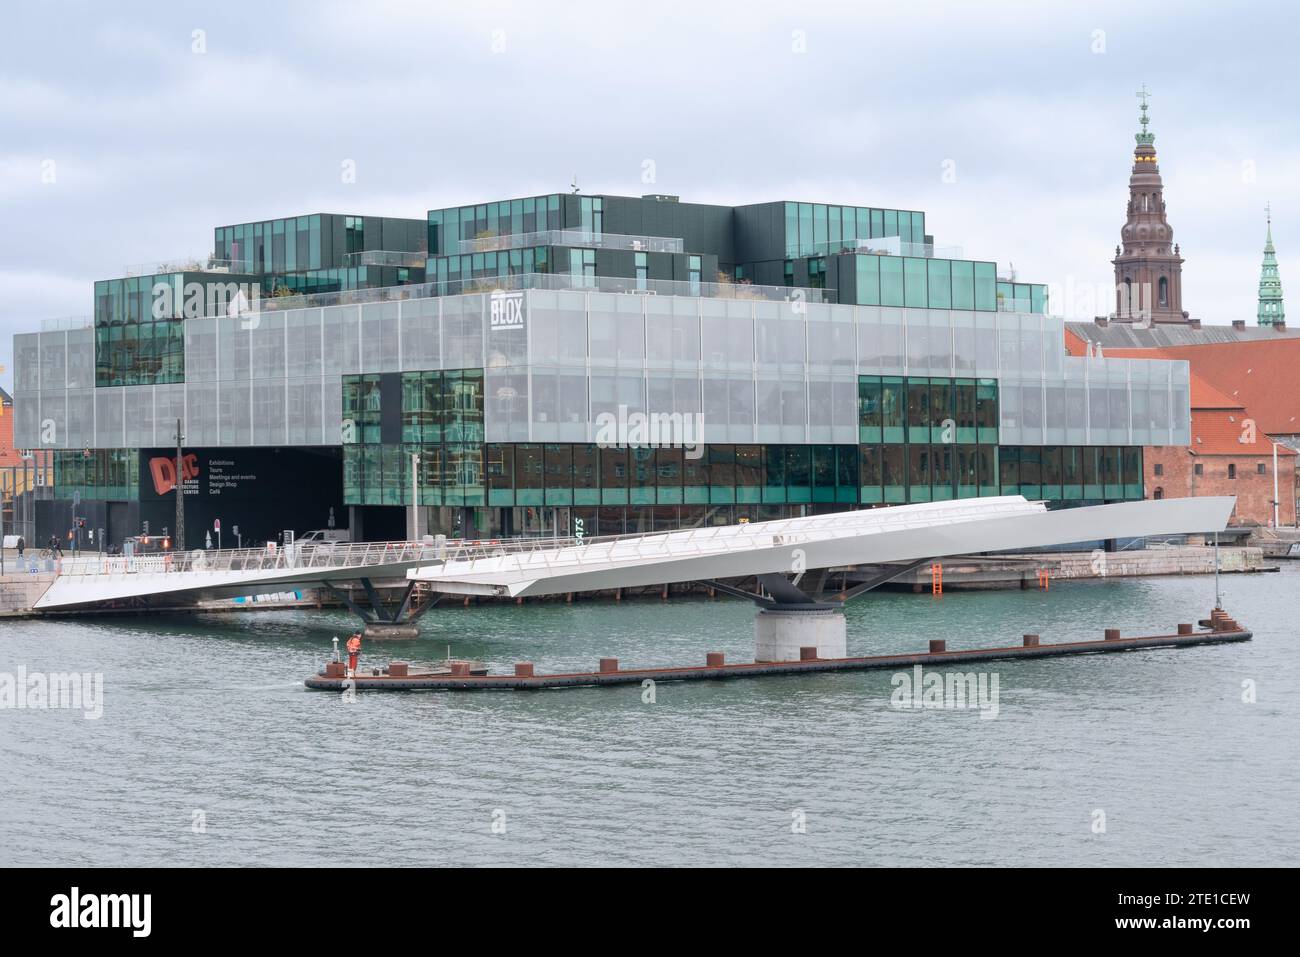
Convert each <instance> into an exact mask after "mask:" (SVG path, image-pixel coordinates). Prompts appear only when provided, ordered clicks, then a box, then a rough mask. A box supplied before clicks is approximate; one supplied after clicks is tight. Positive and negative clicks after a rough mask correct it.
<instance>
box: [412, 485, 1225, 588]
mask: <svg viewBox="0 0 1300 957" xmlns="http://www.w3.org/2000/svg"><path fill="white" fill-rule="evenodd" d="M1234 501H1235V500H1234V499H1233V498H1232V497H1231V496H1224V497H1206V498H1181V499H1162V500H1158V501H1143V502H1123V503H1117V504H1112V505H1096V506H1087V507H1080V508H1067V509H1057V510H1051V511H1049V510H1048V509H1047V507H1046V505H1045V504H1044V503H1042V502H1030V501H1027V500H1025V499H1024V498H1023V497H1021V496H1019V495H1011V496H1001V497H995V498H980V499H965V500H958V501H949V502H932V503H926V504H921V505H898V506H892V507H889V508H878V509H859V510H856V511H850V512H835V513H831V514H826V515H814V516H808V517H805V518H790V519H780V520H777V521H771V522H753V523H748V524H739V525H722V526H712V527H705V528H694V529H687V530H682V531H674V532H659V533H655V534H650V535H633V536H626V535H625V536H618V537H615V538H609V539H593V540H590V541H587V542H580V543H565V544H559V545H554V546H553V547H550V548H543V549H535V550H530V551H514V552H509V553H499V554H474V553H470V554H464V555H462V556H454V555H453V556H448V558H447V560H446V561H441V562H438V563H437V564H430V565H426V566H423V567H420V568H417V569H415V570H413V571H411V572H410V573H408V577H409V578H411V579H413V580H415V581H419V582H423V583H425V584H426V585H427V586H428V587H429V588H431V589H432V590H434V591H441V592H450V593H455V594H470V595H475V594H478V595H503V596H505V595H508V596H510V597H527V596H533V595H553V594H563V593H568V592H580V591H592V590H597V589H609V588H632V587H638V586H643V585H660V584H671V583H674V582H684V581H699V580H706V579H717V578H737V577H749V576H759V575H773V574H798V573H799V572H801V571H804V570H807V569H819V568H829V567H833V566H840V565H864V564H872V565H875V564H896V563H907V562H915V561H920V560H924V559H931V558H943V557H946V556H950V555H966V554H970V553H973V552H996V551H1009V550H1019V549H1026V548H1038V547H1047V546H1052V545H1065V544H1069V543H1072V542H1087V541H1095V540H1099V539H1110V538H1128V537H1140V536H1146V535H1171V534H1179V533H1185V532H1213V531H1222V530H1223V529H1224V528H1225V527H1226V525H1227V522H1228V518H1229V516H1230V515H1231V513H1232V508H1233V504H1234Z"/></svg>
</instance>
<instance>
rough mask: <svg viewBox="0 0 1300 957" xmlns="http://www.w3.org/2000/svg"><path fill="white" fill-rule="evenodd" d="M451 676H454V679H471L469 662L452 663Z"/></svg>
mask: <svg viewBox="0 0 1300 957" xmlns="http://www.w3.org/2000/svg"><path fill="white" fill-rule="evenodd" d="M451 674H452V677H454V678H468V677H469V662H468V661H453V662H452V663H451Z"/></svg>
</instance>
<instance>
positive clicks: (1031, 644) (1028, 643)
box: [1025, 635, 1038, 648]
mask: <svg viewBox="0 0 1300 957" xmlns="http://www.w3.org/2000/svg"><path fill="white" fill-rule="evenodd" d="M1025 647H1026V648H1037V647H1038V636H1037V635H1025Z"/></svg>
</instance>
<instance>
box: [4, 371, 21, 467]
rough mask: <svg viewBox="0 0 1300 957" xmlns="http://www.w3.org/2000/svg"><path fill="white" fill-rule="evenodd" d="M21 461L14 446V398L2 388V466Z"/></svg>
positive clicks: (16, 463) (17, 463)
mask: <svg viewBox="0 0 1300 957" xmlns="http://www.w3.org/2000/svg"><path fill="white" fill-rule="evenodd" d="M20 463H21V459H20V458H19V456H18V450H17V449H15V448H14V400H13V398H12V397H11V396H10V395H9V393H8V392H6V391H5V390H4V389H0V468H2V467H4V466H6V465H19V464H20Z"/></svg>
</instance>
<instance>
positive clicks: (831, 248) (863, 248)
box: [812, 236, 963, 259]
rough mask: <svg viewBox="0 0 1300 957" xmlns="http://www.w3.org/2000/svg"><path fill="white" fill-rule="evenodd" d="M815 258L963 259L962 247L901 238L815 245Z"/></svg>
mask: <svg viewBox="0 0 1300 957" xmlns="http://www.w3.org/2000/svg"><path fill="white" fill-rule="evenodd" d="M812 249H813V252H812V255H814V256H833V255H835V254H836V253H858V254H862V255H869V256H909V257H911V258H914V259H961V258H963V256H962V253H963V250H962V247H960V246H936V245H934V244H933V243H909V242H903V240H902V238H901V237H899V236H876V237H874V238H871V239H835V240H831V241H829V242H824V243H813V246H812Z"/></svg>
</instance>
